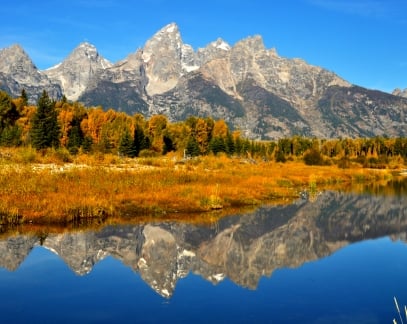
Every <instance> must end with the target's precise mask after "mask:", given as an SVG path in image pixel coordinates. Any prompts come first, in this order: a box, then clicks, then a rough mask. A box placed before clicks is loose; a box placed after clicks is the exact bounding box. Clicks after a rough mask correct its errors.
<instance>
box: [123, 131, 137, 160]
mask: <svg viewBox="0 0 407 324" xmlns="http://www.w3.org/2000/svg"><path fill="white" fill-rule="evenodd" d="M119 153H120V154H121V155H124V156H129V157H135V156H136V150H135V147H134V141H133V139H132V138H131V135H130V133H129V131H128V130H127V129H126V130H125V131H124V132H123V134H122V136H121V137H120V141H119Z"/></svg>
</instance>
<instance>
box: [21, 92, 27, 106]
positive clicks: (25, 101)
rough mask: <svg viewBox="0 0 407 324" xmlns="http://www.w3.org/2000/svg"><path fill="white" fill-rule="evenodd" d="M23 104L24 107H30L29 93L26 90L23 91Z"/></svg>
mask: <svg viewBox="0 0 407 324" xmlns="http://www.w3.org/2000/svg"><path fill="white" fill-rule="evenodd" d="M20 98H21V103H22V105H23V106H27V105H28V96H27V92H25V89H23V90H21V96H20Z"/></svg>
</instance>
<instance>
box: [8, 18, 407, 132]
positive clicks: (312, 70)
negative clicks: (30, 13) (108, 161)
mask: <svg viewBox="0 0 407 324" xmlns="http://www.w3.org/2000/svg"><path fill="white" fill-rule="evenodd" d="M23 88H24V89H25V90H26V92H27V94H28V96H29V99H30V101H31V102H33V103H34V102H35V101H36V100H37V99H38V96H39V95H40V94H41V92H42V90H44V89H45V90H47V91H48V93H49V94H50V96H51V97H53V98H56V99H58V98H61V97H62V96H63V95H65V96H66V98H67V99H69V100H73V101H80V102H83V103H84V104H85V105H86V106H99V105H101V106H102V107H103V108H104V109H109V108H113V109H116V110H119V111H124V112H127V113H129V114H134V113H141V114H143V115H144V116H146V117H150V116H152V115H154V114H164V115H166V116H167V117H168V118H169V119H170V120H171V121H177V120H184V119H185V118H187V117H188V116H191V115H194V116H202V117H207V116H210V117H212V118H215V119H224V120H225V121H226V122H227V123H228V124H229V126H230V127H231V128H232V129H236V130H240V132H241V134H242V135H243V136H245V137H248V138H252V139H278V138H281V137H286V136H293V135H303V136H310V137H319V138H335V137H373V136H389V137H397V136H403V137H405V136H407V89H406V90H400V89H396V90H395V91H394V92H393V93H392V94H389V93H385V92H381V91H377V90H369V89H366V88H363V87H360V86H357V85H352V84H351V83H349V82H348V81H346V80H344V79H342V78H341V77H339V76H338V75H336V74H335V73H334V72H331V71H329V70H327V69H324V68H321V67H318V66H313V65H310V64H307V63H306V62H305V61H304V60H301V59H296V58H294V59H288V58H284V57H281V56H279V55H278V53H277V51H276V50H275V49H267V48H265V46H264V44H263V40H262V38H261V36H258V35H256V36H252V37H248V38H246V39H243V40H241V41H238V42H237V43H236V44H235V45H234V46H231V45H229V44H228V43H227V42H225V41H224V40H222V39H220V38H219V39H217V40H216V41H214V42H212V43H210V44H208V45H207V46H206V47H204V48H199V49H198V50H196V51H195V50H194V49H193V48H192V46H190V45H188V44H184V43H183V41H182V38H181V34H180V31H179V29H178V26H177V25H176V24H175V23H171V24H169V25H167V26H165V27H164V28H162V29H161V30H159V31H158V32H157V33H156V34H154V35H153V36H152V37H151V38H150V39H149V40H147V42H146V43H145V45H144V47H143V48H140V49H138V50H137V51H136V52H134V53H131V54H130V55H129V56H127V57H126V58H124V59H123V60H121V61H119V62H116V63H114V64H113V63H111V62H109V61H108V60H106V59H105V58H103V57H102V56H101V55H100V54H99V52H98V51H97V49H96V48H95V46H93V45H91V44H89V43H82V44H80V45H79V46H78V47H77V48H75V49H74V50H73V51H72V53H70V54H69V55H68V57H67V58H66V59H64V60H63V62H61V63H60V64H57V65H56V66H54V67H51V68H49V69H46V70H42V71H40V70H39V69H37V68H36V66H35V64H34V63H33V62H32V60H31V59H30V58H29V56H28V55H27V54H26V53H25V51H24V50H23V49H22V48H21V47H20V46H19V45H13V46H11V47H8V48H4V49H2V50H0V89H2V90H5V91H7V92H9V93H10V94H11V95H12V96H19V95H20V93H21V90H22V89H23Z"/></svg>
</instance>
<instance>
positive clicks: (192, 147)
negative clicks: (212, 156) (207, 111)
mask: <svg viewBox="0 0 407 324" xmlns="http://www.w3.org/2000/svg"><path fill="white" fill-rule="evenodd" d="M185 150H186V151H185V153H186V154H187V155H189V156H198V155H199V154H200V153H201V151H200V149H199V144H198V141H197V140H196V138H195V137H194V136H190V137H189V139H188V143H187V147H186V148H185Z"/></svg>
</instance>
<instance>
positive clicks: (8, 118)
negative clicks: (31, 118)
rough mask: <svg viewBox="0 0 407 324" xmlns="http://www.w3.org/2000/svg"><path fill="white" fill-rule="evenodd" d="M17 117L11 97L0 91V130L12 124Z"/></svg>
mask: <svg viewBox="0 0 407 324" xmlns="http://www.w3.org/2000/svg"><path fill="white" fill-rule="evenodd" d="M19 117H20V116H19V113H18V111H17V108H16V106H15V105H14V103H13V101H12V100H11V97H10V96H9V95H8V94H7V93H6V92H4V91H0V132H1V131H2V129H4V128H6V127H9V126H13V125H14V123H15V122H16V120H17V119H18V118H19Z"/></svg>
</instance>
